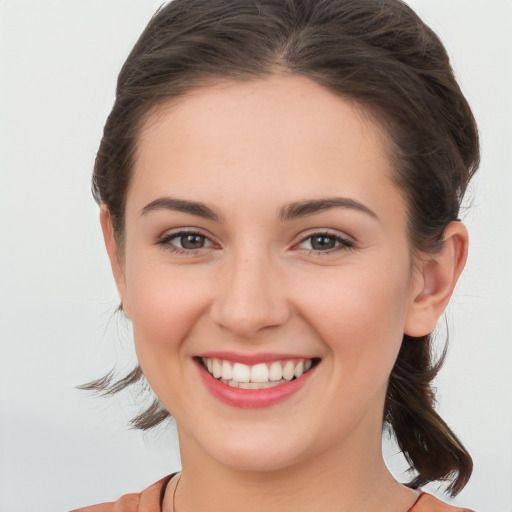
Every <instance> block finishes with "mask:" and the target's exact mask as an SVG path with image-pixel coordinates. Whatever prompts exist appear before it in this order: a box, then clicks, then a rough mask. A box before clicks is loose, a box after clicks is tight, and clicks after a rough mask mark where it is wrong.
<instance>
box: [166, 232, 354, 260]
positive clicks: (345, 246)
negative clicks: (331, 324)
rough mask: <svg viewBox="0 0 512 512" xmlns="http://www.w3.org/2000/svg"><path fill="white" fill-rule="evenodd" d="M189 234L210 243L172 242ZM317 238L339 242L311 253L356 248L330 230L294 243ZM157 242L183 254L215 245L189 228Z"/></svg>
mask: <svg viewBox="0 0 512 512" xmlns="http://www.w3.org/2000/svg"><path fill="white" fill-rule="evenodd" d="M187 236H188V237H193V236H196V237H201V238H202V239H203V242H204V243H208V245H204V246H203V247H199V248H197V249H186V248H183V247H177V246H176V245H174V244H173V243H171V242H172V241H173V240H176V239H179V238H183V237H187ZM315 238H317V239H318V238H327V239H330V240H334V242H335V244H337V245H335V246H334V247H332V248H330V249H327V250H319V249H314V248H311V249H305V250H306V251H307V252H308V253H309V254H318V255H325V254H331V253H333V252H337V251H340V250H350V249H353V248H354V242H353V241H351V240H349V239H347V238H343V237H341V236H339V235H336V234H334V233H329V232H315V233H310V234H308V235H307V236H305V237H303V238H302V239H301V240H300V241H299V243H297V244H295V245H294V247H299V246H300V245H302V244H303V243H304V242H306V241H307V240H313V239H315ZM157 244H158V245H161V246H163V247H164V248H165V249H166V250H168V251H170V252H172V253H175V254H183V255H193V254H196V253H197V252H199V251H200V250H201V249H205V248H207V247H212V246H214V245H215V244H214V243H213V242H212V241H211V240H210V239H209V238H208V237H207V236H206V235H204V234H202V233H200V232H198V231H187V230H182V231H178V232H176V233H171V234H169V235H166V236H164V237H163V238H161V239H160V240H158V241H157Z"/></svg>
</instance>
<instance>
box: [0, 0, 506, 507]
mask: <svg viewBox="0 0 512 512" xmlns="http://www.w3.org/2000/svg"><path fill="white" fill-rule="evenodd" d="M160 3H161V0H139V1H134V0H88V1H87V2H85V1H78V0H54V1H51V0H32V1H28V0H26V1H24V0H3V1H2V0H0V173H1V181H0V183H1V185H0V236H1V238H0V240H1V241H0V333H1V338H0V340H1V345H0V350H1V353H0V370H1V371H0V511H1V512H26V511H27V510H37V511H38V512H50V511H59V510H61V511H64V510H68V509H72V508H74V507H77V506H80V505H86V504H92V503H96V502H100V501H107V500H112V499H115V498H117V497H118V496H119V495H120V494H123V493H126V492H133V491H138V490H141V489H142V488H143V487H144V486H146V485H148V484H150V483H152V482H153V481H155V480H157V479H158V478H160V477H161V476H163V475H165V474H167V473H170V472H171V471H173V470H176V469H178V468H179V456H178V450H177V445H176V440H175V435H174V431H173V428H172V427H168V428H166V429H160V430H158V431H157V432H156V433H154V434H150V435H148V436H144V435H143V434H141V433H138V432H132V431H129V430H128V429H127V427H126V422H127V420H128V418H130V417H131V416H132V415H133V414H134V413H135V412H136V410H137V407H135V406H134V405H133V402H134V401H135V402H140V401H141V400H142V398H141V397H139V395H138V394H137V393H136V392H135V391H134V392H133V393H129V392H128V393H126V394H125V395H124V396H122V397H119V398H117V397H116V398H113V399H110V400H102V399H99V398H91V397H89V396H87V394H85V393H83V392H79V391H77V390H75V389H74V386H75V385H77V384H80V383H83V382H85V381H88V380H91V379H92V378H95V377H98V376H100V375H102V374H103V373H105V372H106V371H107V370H109V369H110V368H111V367H112V366H114V364H115V363H117V365H118V368H119V370H120V371H122V370H123V369H127V368H130V367H131V366H132V365H133V363H134V355H133V349H132V342H131V339H130V327H129V325H128V324H127V323H126V322H125V321H123V320H122V318H116V317H115V316H113V312H114V310H115V307H116V305H117V294H116V291H115V288H114V285H113V280H112V278H111V276H110V269H109V266H108V262H107V258H106V255H105V254H104V250H103V247H102V239H101V235H100V229H99V223H98V221H97V217H98V210H97V207H96V205H95V203H94V202H93V200H92V197H91V195H90V193H89V187H90V185H89V179H90V173H91V169H92V165H93V159H94V155H95V151H96V149H97V146H98V142H99V139H100V136H101V131H102V126H103V122H104V120H105V118H106V116H107V113H108V111H109V109H110V107H111V104H112V101H113V94H114V84H115V79H116V75H117V73H118V71H119V68H120V66H121V64H122V62H123V60H124V59H125V57H126V55H127V53H128V51H129V50H130V49H131V47H132V45H133V44H134V42H135V40H136V38H137V37H138V35H139V33H140V32H141V30H142V29H143V27H144V26H145V24H146V23H147V21H148V20H149V18H150V16H151V15H152V13H153V12H154V11H155V10H156V8H157V7H158V6H159V5H160ZM410 4H411V5H412V6H413V7H414V8H416V10H417V11H418V12H419V14H420V15H422V16H423V17H424V19H425V20H426V21H427V22H428V23H430V24H431V25H432V27H433V28H434V29H435V30H436V31H437V32H438V33H439V34H440V35H441V37H442V39H443V41H444V42H445V44H446V45H447V47H448V50H449V53H450V55H451V56H452V58H453V62H454V67H455V70H456V73H457V75H458V77H459V79H460V81H461V84H462V87H463V90H464V91H465V93H466V94H467V97H468V99H469V101H470V103H471V104H472V106H473V108H474V112H475V115H476V117H477V120H478V122H479V126H480V130H481V135H482V153H483V159H482V167H481V170H480V175H479V177H478V179H477V180H476V181H475V183H474V185H473V187H472V189H471V191H470V193H471V202H472V204H471V207H470V208H469V210H468V211H467V213H465V214H464V219H465V221H466V223H467V224H468V226H469V229H470V235H471V254H470V258H469V262H468V266H467V269H466V271H465V274H464V276H463V278H462V280H461V282H460V285H459V286H458V289H457V291H456V296H455V298H454V300H453V303H452V305H451V306H450V309H449V311H448V315H447V319H448V324H449V326H450V332H451V346H450V352H449V357H448V361H447V363H446V366H445V369H444V370H443V372H442V374H441V376H440V377H439V379H438V383H437V385H438V392H439V401H440V404H439V408H440V411H441V413H442V414H443V415H444V417H445V419H446V420H447V421H448V423H449V424H450V425H451V426H452V427H453V428H454V430H455V431H456V432H457V433H458V434H459V435H460V437H461V438H462V440H463V441H464V442H465V443H466V445H467V447H468V448H469V449H470V451H471V452H472V454H473V455H474V460H475V472H474V476H473V478H472V480H471V482H470V484H469V485H468V486H467V488H466V490H464V491H463V492H462V493H461V495H460V496H459V497H458V498H457V499H456V500H455V501H454V503H460V504H466V505H468V506H471V507H472V508H474V509H475V510H478V511H480V512H484V511H485V512H512V439H511V434H512V398H511V397H512V378H511V363H512V337H511V332H512V324H511V323H512V322H511V318H512V313H511V306H512V300H511V297H510V290H511V289H512V272H511V270H510V262H511V261H512V230H511V227H510V224H511V220H512V212H511V208H512V207H511V201H510V199H509V196H510V193H511V191H512V186H511V185H512V178H511V175H512V174H511V164H512V161H511V160H512V159H511V156H510V155H511V152H510V147H511V145H512V135H511V128H510V120H511V118H512V101H511V93H510V90H511V89H512V87H511V86H512V76H511V65H512V2H511V1H510V0H414V1H411V2H410ZM134 398H135V400H134ZM385 451H386V453H387V454H388V460H389V464H390V466H391V467H392V468H393V470H394V471H395V473H396V474H397V476H398V477H399V478H400V471H401V469H403V466H404V465H403V462H402V461H401V459H400V457H399V456H396V455H393V453H394V452H395V449H394V447H393V446H392V444H389V443H387V442H386V443H385ZM436 489H437V487H435V486H434V487H432V488H430V490H433V491H434V492H436ZM439 495H440V496H441V494H440V493H439Z"/></svg>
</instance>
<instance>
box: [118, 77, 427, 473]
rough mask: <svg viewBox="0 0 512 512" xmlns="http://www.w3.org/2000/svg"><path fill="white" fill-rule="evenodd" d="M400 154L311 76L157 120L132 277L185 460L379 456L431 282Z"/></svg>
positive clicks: (135, 223) (131, 299) (131, 196)
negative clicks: (405, 349) (406, 343)
mask: <svg viewBox="0 0 512 512" xmlns="http://www.w3.org/2000/svg"><path fill="white" fill-rule="evenodd" d="M385 147H386V138H385V136H384V135H383V134H382V133H381V131H380V130H379V127H378V126H377V125H376V124H375V123H374V122H372V121H370V120H369V118H368V117H365V116H363V115H362V114H361V112H360V110H358V109H356V108H355V107H354V106H353V105H352V104H351V103H349V102H347V101H344V100H342V99H340V98H338V97H336V96H334V95H332V94H331V93H330V92H328V91H327V90H325V89H324V88H322V87H320V86H319V85H316V84H315V83H313V82H311V81H309V80H308V79H306V78H299V77H283V76H280V77H278V76H276V77H272V78H269V79H267V80H261V81H253V82H244V83H234V82H232V83H224V84H221V85H215V86H212V87H205V88H203V89H199V90H196V91H194V92H193V93H192V94H190V95H188V96H187V97H185V98H181V99H180V100H179V101H177V102H175V103H171V104H169V105H167V106H166V107H163V108H160V109H159V110H158V112H156V113H154V114H152V115H151V116H150V118H149V119H148V120H147V122H146V124H145V126H144V128H143V130H142V132H141V135H140V139H139V145H138V153H137V157H136V161H135V166H134V174H133V180H132V182H131V185H130V188H129V192H128V196H127V203H126V232H125V246H124V254H123V255H122V258H121V260H122V261H121V262H120V263H119V270H118V273H117V282H118V287H119V290H120V294H121V297H122V301H123V305H124V309H125V312H126V314H127V315H128V317H129V318H130V319H131V320H132V322H133V329H134V336H135V344H136V350H137V354H138V357H139V361H140V364H141V366H142V369H143V371H144V373H145V375H146V377H147V379H148V381H149V383H150V385H151V387H152V388H153V390H154V391H155V393H156V394H157V396H158V397H159V399H160V400H161V402H162V403H163V404H164V406H165V407H166V408H167V409H168V410H169V411H170V413H171V414H172V416H173V417H174V418H175V420H176V422H177V424H178V428H179V434H180V443H181V447H182V450H183V454H184V457H187V456H188V455H187V454H192V453H193V454H196V455H195V456H199V457H204V458H205V459H206V458H208V459H209V460H212V461H216V462H217V463H219V464H224V465H227V466H230V467H235V468H244V469H255V470H261V469H277V468H285V467H291V466H293V465H294V464H297V463H300V462H301V461H305V460H308V459H311V458H312V457H320V456H321V454H322V453H325V452H326V450H327V449H329V450H328V451H329V452H330V453H335V452H336V451H337V450H338V451H339V452H340V453H347V447H348V446H350V447H352V449H355V450H357V449H358V447H359V448H361V449H363V447H365V446H372V447H375V446H378V447H379V449H380V433H381V428H382V412H383V404H384V399H385V393H386V385H387V380H388V376H389V374H390V372H391V369H392V366H393V364H394V362H395V359H396V356H397V353H398V350H399V347H400V344H401V341H402V336H403V333H404V331H406V330H407V328H408V327H407V326H408V324H410V323H411V316H412V314H413V310H414V307H415V298H416V297H417V296H418V293H419V286H420V285H418V282H419V281H418V279H416V277H415V273H414V271H413V270H412V269H413V268H414V265H412V262H411V251H410V247H409V244H408V240H407V236H406V224H407V213H406V207H405V202H404V199H403V197H402V195H401V193H400V191H399V190H398V189H397V188H396V186H395V185H394V184H393V182H392V180H391V179H390V176H391V174H392V169H391V167H390V162H389V159H388V158H387V156H386V151H385ZM211 374H214V375H211ZM290 379H292V380H290ZM247 381H249V382H247ZM246 388H252V389H246Z"/></svg>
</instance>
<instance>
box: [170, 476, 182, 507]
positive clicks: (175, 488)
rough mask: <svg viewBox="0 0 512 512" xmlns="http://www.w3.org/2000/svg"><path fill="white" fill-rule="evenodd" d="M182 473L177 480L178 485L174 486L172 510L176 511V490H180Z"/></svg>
mask: <svg viewBox="0 0 512 512" xmlns="http://www.w3.org/2000/svg"><path fill="white" fill-rule="evenodd" d="M180 480H181V474H180V476H179V477H178V481H177V482H176V487H174V492H173V493H172V512H176V491H177V490H178V485H179V484H180Z"/></svg>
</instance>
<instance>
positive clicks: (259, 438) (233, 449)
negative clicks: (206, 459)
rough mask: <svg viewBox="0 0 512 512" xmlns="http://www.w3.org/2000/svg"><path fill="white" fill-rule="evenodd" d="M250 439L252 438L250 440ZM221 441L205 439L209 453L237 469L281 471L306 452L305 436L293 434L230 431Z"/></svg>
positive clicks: (219, 461) (215, 458)
mask: <svg viewBox="0 0 512 512" xmlns="http://www.w3.org/2000/svg"><path fill="white" fill-rule="evenodd" d="M249 439H251V440H252V442H249V441H248V440H249ZM217 441H220V442H207V443H206V442H205V444H204V445H203V446H204V447H205V449H206V451H207V452H208V454H209V456H210V457H211V458H213V459H214V460H216V461H217V462H218V463H220V464H222V465H224V466H226V467H229V468H231V469H234V470H238V471H248V472H268V471H279V470H282V469H285V468H288V467H290V466H293V465H294V464H295V463H296V462H297V461H298V460H300V459H301V458H302V457H303V456H304V455H305V454H304V446H305V444H306V442H305V440H304V439H302V438H301V439H298V438H297V439H293V438H290V435H289V434H288V435H287V436H283V435H276V434H275V433H274V435H272V434H271V433H270V434H269V433H268V432H267V433H266V434H264V435H261V434H260V435H250V434H248V435H233V433H229V435H226V436H224V437H223V438H222V439H218V440H217Z"/></svg>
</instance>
